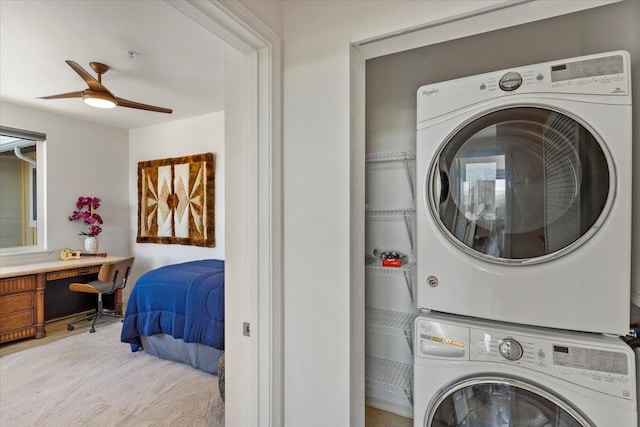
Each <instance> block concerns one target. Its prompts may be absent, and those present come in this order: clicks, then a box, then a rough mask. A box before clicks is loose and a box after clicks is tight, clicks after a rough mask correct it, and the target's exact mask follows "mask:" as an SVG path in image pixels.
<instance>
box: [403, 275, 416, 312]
mask: <svg viewBox="0 0 640 427" xmlns="http://www.w3.org/2000/svg"><path fill="white" fill-rule="evenodd" d="M404 282H405V283H406V284H407V290H408V291H409V298H411V304H414V301H413V286H411V280H409V270H407V271H405V272H404Z"/></svg>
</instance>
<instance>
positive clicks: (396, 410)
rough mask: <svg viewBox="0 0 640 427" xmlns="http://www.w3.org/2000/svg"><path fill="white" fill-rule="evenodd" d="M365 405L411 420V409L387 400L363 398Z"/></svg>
mask: <svg viewBox="0 0 640 427" xmlns="http://www.w3.org/2000/svg"><path fill="white" fill-rule="evenodd" d="M364 400H365V403H366V404H367V405H368V406H371V407H373V408H377V409H381V410H383V411H387V412H391V413H393V414H396V415H400V416H403V417H407V418H413V408H411V407H409V406H404V405H399V404H397V403H394V402H389V401H388V400H384V399H379V398H376V397H371V396H367V397H365V399H364Z"/></svg>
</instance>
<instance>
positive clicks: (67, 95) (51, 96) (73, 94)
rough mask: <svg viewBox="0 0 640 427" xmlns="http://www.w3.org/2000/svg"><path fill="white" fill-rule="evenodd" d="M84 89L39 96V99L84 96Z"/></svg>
mask: <svg viewBox="0 0 640 427" xmlns="http://www.w3.org/2000/svg"><path fill="white" fill-rule="evenodd" d="M82 93H83V91H81V90H80V91H77V92H69V93H61V94H58V95H50V96H39V97H38V98H37V99H61V98H82Z"/></svg>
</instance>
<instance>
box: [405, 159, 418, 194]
mask: <svg viewBox="0 0 640 427" xmlns="http://www.w3.org/2000/svg"><path fill="white" fill-rule="evenodd" d="M404 168H405V171H406V172H407V180H408V181H409V189H410V190H411V200H415V199H416V192H415V190H414V188H413V177H412V176H411V170H410V169H409V159H408V158H407V157H405V158H404Z"/></svg>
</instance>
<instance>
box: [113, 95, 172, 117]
mask: <svg viewBox="0 0 640 427" xmlns="http://www.w3.org/2000/svg"><path fill="white" fill-rule="evenodd" d="M115 99H116V101H118V106H119V107H128V108H137V109H138V110H147V111H155V112H157V113H167V114H171V113H173V110H172V109H170V108H164V107H156V106H153V105H148V104H142V103H140V102H135V101H129V100H128V99H124V98H118V97H117V96H116V97H115Z"/></svg>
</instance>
